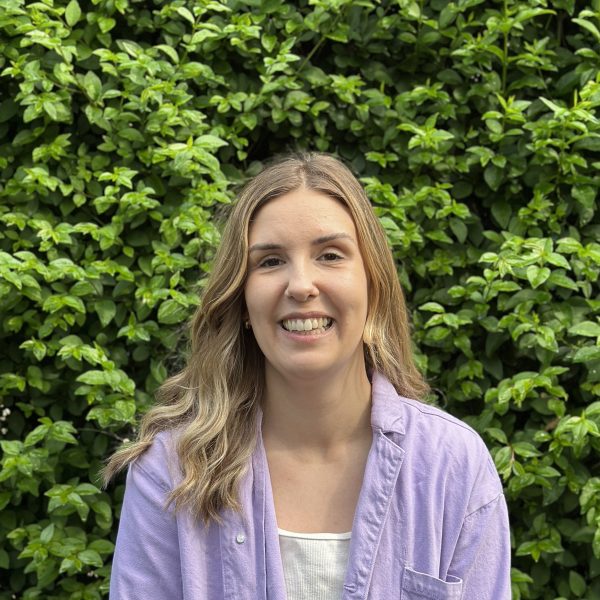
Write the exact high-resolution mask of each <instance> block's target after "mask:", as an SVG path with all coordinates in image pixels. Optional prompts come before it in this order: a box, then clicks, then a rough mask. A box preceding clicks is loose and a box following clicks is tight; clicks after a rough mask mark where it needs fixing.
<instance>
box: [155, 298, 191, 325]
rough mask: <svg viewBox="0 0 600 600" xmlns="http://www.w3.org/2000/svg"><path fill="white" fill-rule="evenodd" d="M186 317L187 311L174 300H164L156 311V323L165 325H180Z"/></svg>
mask: <svg viewBox="0 0 600 600" xmlns="http://www.w3.org/2000/svg"><path fill="white" fill-rule="evenodd" d="M187 316H188V309H187V308H186V307H185V306H182V305H181V304H179V303H178V302H177V301H176V300H172V299H169V300H165V301H164V302H163V303H162V304H161V305H160V308H159V309H158V321H159V323H164V324H165V325H173V324H175V323H181V322H182V321H184V320H185V319H186V318H187Z"/></svg>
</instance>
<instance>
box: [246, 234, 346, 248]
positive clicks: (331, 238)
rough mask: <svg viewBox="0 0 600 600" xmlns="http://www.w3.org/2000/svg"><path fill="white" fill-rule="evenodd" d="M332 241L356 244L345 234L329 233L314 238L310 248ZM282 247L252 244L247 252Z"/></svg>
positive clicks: (271, 244) (279, 246)
mask: <svg viewBox="0 0 600 600" xmlns="http://www.w3.org/2000/svg"><path fill="white" fill-rule="evenodd" d="M334 240H350V241H351V242H352V243H353V244H356V242H355V240H354V238H353V237H352V236H350V235H348V234H347V233H330V234H329V235H322V236H321V237H318V238H315V239H314V240H312V242H311V246H320V245H321V244H326V243H327V242H333V241H334ZM282 248H283V246H282V245H281V244H273V243H266V244H253V245H252V246H250V248H249V249H248V252H258V251H263V252H264V251H268V250H281V249H282Z"/></svg>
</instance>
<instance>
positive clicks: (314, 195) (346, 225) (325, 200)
mask: <svg viewBox="0 0 600 600" xmlns="http://www.w3.org/2000/svg"><path fill="white" fill-rule="evenodd" d="M333 231H335V232H337V233H347V234H348V235H350V236H351V237H352V238H353V239H354V240H356V227H355V225H354V220H353V219H352V215H351V213H350V210H349V209H348V208H347V207H346V206H345V205H344V204H343V203H342V202H341V201H339V200H336V199H334V198H331V197H330V196H328V195H326V194H324V193H323V192H319V191H316V190H309V189H306V188H300V189H298V190H294V191H293V192H289V193H287V194H284V195H283V196H279V197H278V198H274V199H273V200H269V201H268V202H267V203H266V204H264V205H263V206H261V208H260V209H259V210H258V211H257V212H256V213H255V215H254V217H253V218H252V220H251V221H250V226H249V232H248V234H249V239H250V241H251V242H252V241H253V240H255V239H256V238H258V237H264V236H266V237H269V236H271V237H272V236H273V235H282V236H284V237H286V238H289V237H292V238H297V237H302V236H303V234H310V235H317V234H318V235H323V234H327V233H331V232H333Z"/></svg>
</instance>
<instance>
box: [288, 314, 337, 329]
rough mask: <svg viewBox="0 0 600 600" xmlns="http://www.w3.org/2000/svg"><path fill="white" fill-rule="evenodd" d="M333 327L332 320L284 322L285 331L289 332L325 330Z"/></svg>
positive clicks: (294, 320) (291, 320)
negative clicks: (330, 326)
mask: <svg viewBox="0 0 600 600" xmlns="http://www.w3.org/2000/svg"><path fill="white" fill-rule="evenodd" d="M329 325H331V319H329V318H323V317H321V318H319V319H286V320H285V321H283V327H284V329H287V330H288V331H313V330H315V329H323V330H324V329H325V328H326V327H329Z"/></svg>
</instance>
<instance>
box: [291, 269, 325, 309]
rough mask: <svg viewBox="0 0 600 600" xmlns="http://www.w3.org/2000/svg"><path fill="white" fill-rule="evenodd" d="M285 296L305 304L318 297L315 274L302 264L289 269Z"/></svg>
mask: <svg viewBox="0 0 600 600" xmlns="http://www.w3.org/2000/svg"><path fill="white" fill-rule="evenodd" d="M285 295H286V296H287V297H288V298H290V299H292V300H296V301H297V302H306V301H307V300H309V299H310V298H315V297H317V296H318V295H319V288H318V286H317V284H316V282H315V274H314V272H313V270H312V269H311V268H310V266H308V265H306V264H302V265H295V266H292V267H291V268H290V270H289V279H288V282H287V287H286V290H285Z"/></svg>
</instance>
